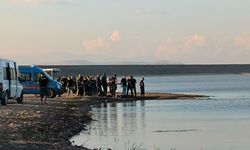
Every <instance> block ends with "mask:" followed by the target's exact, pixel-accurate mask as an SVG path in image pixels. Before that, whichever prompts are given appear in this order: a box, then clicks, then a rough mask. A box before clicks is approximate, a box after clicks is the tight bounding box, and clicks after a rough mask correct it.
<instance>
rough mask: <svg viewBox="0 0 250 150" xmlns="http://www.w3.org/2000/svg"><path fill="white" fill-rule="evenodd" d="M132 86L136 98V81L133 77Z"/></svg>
mask: <svg viewBox="0 0 250 150" xmlns="http://www.w3.org/2000/svg"><path fill="white" fill-rule="evenodd" d="M131 84H132V91H133V92H134V93H135V97H136V79H135V78H134V77H133V76H131Z"/></svg>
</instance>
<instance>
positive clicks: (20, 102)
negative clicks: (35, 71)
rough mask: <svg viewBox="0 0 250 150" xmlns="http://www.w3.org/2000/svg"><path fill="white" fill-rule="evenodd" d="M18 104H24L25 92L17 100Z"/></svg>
mask: <svg viewBox="0 0 250 150" xmlns="http://www.w3.org/2000/svg"><path fill="white" fill-rule="evenodd" d="M16 101H17V103H19V104H22V103H23V92H22V93H21V95H20V97H19V98H17V100H16Z"/></svg>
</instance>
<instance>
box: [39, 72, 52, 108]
mask: <svg viewBox="0 0 250 150" xmlns="http://www.w3.org/2000/svg"><path fill="white" fill-rule="evenodd" d="M38 82H39V88H40V97H41V103H42V104H43V103H44V104H47V97H48V83H49V80H48V78H47V77H45V75H44V74H41V75H40V77H39V80H38Z"/></svg>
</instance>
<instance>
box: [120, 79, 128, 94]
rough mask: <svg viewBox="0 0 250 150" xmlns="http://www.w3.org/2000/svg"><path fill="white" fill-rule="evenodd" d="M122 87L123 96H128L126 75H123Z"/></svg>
mask: <svg viewBox="0 0 250 150" xmlns="http://www.w3.org/2000/svg"><path fill="white" fill-rule="evenodd" d="M121 87H122V96H126V95H127V93H126V90H127V80H126V76H123V77H122V79H121Z"/></svg>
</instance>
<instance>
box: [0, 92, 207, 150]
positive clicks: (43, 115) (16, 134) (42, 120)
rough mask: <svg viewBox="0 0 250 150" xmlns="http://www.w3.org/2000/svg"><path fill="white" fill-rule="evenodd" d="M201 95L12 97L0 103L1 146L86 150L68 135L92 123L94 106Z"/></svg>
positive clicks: (16, 149)
mask: <svg viewBox="0 0 250 150" xmlns="http://www.w3.org/2000/svg"><path fill="white" fill-rule="evenodd" d="M196 97H203V96H200V95H185V94H160V93H150V94H147V95H146V96H145V97H136V98H135V97H126V98H122V97H115V98H114V97H95V96H88V97H70V98H65V97H64V96H62V97H57V98H54V99H49V100H48V104H43V105H42V104H41V103H40V101H39V97H35V96H33V95H28V96H25V97H24V103H23V104H17V103H16V102H15V101H14V100H10V101H9V104H8V105H7V106H0V149H4V150H27V149H33V150H43V149H44V150H48V149H53V150H57V149H58V150H59V149H60V150H66V149H71V150H87V148H84V147H76V146H71V143H70V142H69V138H70V137H72V136H74V135H76V134H77V133H79V132H80V131H82V130H84V128H85V127H86V125H87V124H88V123H90V122H91V120H92V119H91V115H90V114H89V110H90V109H91V105H92V104H95V103H101V102H124V101H134V100H149V99H151V100H153V99H178V98H182V99H183V98H186V99H194V98H196Z"/></svg>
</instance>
